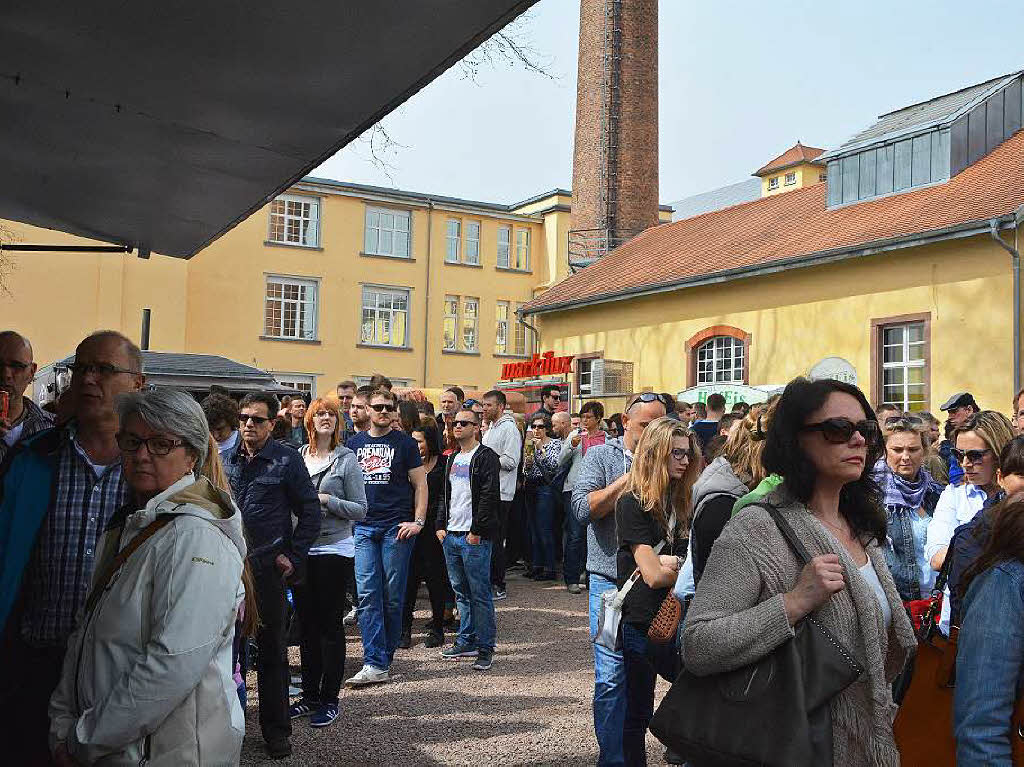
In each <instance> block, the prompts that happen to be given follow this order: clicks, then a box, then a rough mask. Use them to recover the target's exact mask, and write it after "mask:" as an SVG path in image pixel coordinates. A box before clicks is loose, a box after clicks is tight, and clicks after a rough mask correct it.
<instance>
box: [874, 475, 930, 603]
mask: <svg viewBox="0 0 1024 767" xmlns="http://www.w3.org/2000/svg"><path fill="white" fill-rule="evenodd" d="M938 502H939V493H938V492H936V491H933V490H929V491H928V492H926V493H925V496H924V501H923V502H922V504H921V505H922V507H923V508H924V510H925V512H927V514H928V517H927V518H926V519H925V520H921V519H920V517H919V516H918V513H917V509H912V508H910V507H909V506H902V505H898V504H887V505H886V507H885V515H886V518H887V520H888V532H887V533H886V535H887V536H888V544H889V545H887V546H886V547H885V563H886V564H887V565H888V566H889V572H891V573H892V579H893V580H894V581H896V590H897V591H899V593H900V599H902V600H903V601H905V602H906V601H909V600H913V599H924V598H925V597H927V596H928V595H927V594H922V593H921V582H922V581H923V580H924V578H922V573H921V569H922V564H921V563H922V561H923V558H924V541H925V533H926V531H927V521H928V520H930V518H931V515H932V513H933V512H934V511H935V505H936V504H937V503H938ZM922 522H925V525H923V526H922V524H921V523H922ZM930 571H931V568H929V573H930V574H931V575H933V576H934V573H931V572H930ZM932 580H933V581H934V578H933V579H932Z"/></svg>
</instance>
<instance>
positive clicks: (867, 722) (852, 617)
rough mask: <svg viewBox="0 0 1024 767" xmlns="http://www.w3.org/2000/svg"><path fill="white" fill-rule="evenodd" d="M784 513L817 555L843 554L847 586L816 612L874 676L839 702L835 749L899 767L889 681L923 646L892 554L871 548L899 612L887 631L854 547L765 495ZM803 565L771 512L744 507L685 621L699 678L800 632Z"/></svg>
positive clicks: (858, 764)
mask: <svg viewBox="0 0 1024 767" xmlns="http://www.w3.org/2000/svg"><path fill="white" fill-rule="evenodd" d="M764 500H765V502H767V503H771V504H773V505H775V506H777V507H778V508H779V511H780V513H781V514H782V515H783V517H785V518H786V520H787V521H788V522H789V523H790V524H791V525H792V527H793V529H794V531H795V532H796V534H797V537H798V538H799V539H800V540H801V541H802V542H803V544H804V545H805V546H806V547H807V549H808V551H809V552H810V554H811V556H812V557H813V556H817V555H819V554H838V555H839V559H840V561H841V562H842V564H843V568H844V570H845V573H844V574H845V577H846V584H847V586H846V588H844V589H843V590H842V591H840V592H838V593H836V594H834V595H832V597H831V598H830V599H829V600H828V601H827V602H826V603H825V604H824V605H823V606H822V607H820V608H819V609H818V610H817V611H816V612H815V613H814V615H815V617H816V618H817V619H818V620H819V621H820V622H821V624H822V625H823V626H825V627H826V628H828V629H829V630H830V631H831V632H832V633H833V635H834V636H835V637H836V638H837V639H838V640H839V641H840V642H841V643H842V644H843V645H844V646H845V647H846V648H847V649H849V650H850V651H851V652H853V654H854V655H855V656H856V657H857V658H858V659H859V660H860V661H861V662H862V663H863V664H864V667H865V671H864V673H863V674H862V675H861V677H860V678H859V679H858V680H857V681H856V682H854V683H853V684H852V685H850V686H849V687H847V688H846V689H845V690H843V691H842V692H841V693H839V694H838V695H837V696H836V697H835V698H833V699H832V703H831V711H832V735H833V739H832V751H833V756H834V763H835V764H836V765H837V767H838V766H839V765H842V767H883V766H892V767H895V766H896V765H899V763H900V756H899V751H898V749H897V748H896V743H895V740H894V737H893V732H892V722H893V718H894V717H895V714H896V706H895V704H894V703H893V702H892V694H891V687H890V684H891V682H892V680H893V679H894V678H895V676H896V674H897V673H899V671H900V670H902V668H903V665H904V663H905V662H906V660H907V658H908V657H909V655H910V654H911V652H912V651H913V650H914V649H916V646H917V645H916V642H915V639H914V633H913V628H912V627H911V625H910V620H909V618H907V614H906V611H905V610H904V609H903V604H902V602H901V601H900V596H899V594H898V593H897V591H896V586H895V584H894V583H893V580H892V576H891V575H890V574H889V568H888V567H886V564H885V557H884V555H883V554H882V551H881V549H879V548H878V546H877V544H875V543H874V542H872V543H870V544H868V545H867V546H866V547H865V548H866V550H867V553H868V557H869V558H870V561H871V564H872V566H873V567H874V569H875V573H876V574H877V575H878V579H879V581H880V582H881V584H882V587H883V589H884V590H885V596H886V599H887V601H888V602H889V607H890V610H891V611H892V624H891V626H890V627H889V629H888V631H886V628H885V624H884V622H883V618H882V610H881V608H880V606H879V604H878V599H877V597H876V596H875V592H874V591H873V590H872V588H871V586H869V585H868V583H867V581H866V580H865V579H864V577H863V576H862V575H861V574H860V572H859V571H858V568H857V565H856V564H855V563H854V562H853V560H852V559H851V558H850V555H849V554H848V553H847V551H846V548H845V547H844V546H843V545H842V544H841V543H839V541H837V540H836V539H835V538H833V537H832V535H831V534H830V533H828V532H827V530H826V529H825V527H824V526H823V525H822V524H821V523H820V522H818V520H817V519H815V517H814V516H813V515H812V514H811V513H810V511H809V510H808V509H807V507H806V506H804V505H803V504H802V503H800V502H799V501H797V500H795V499H793V498H792V497H791V496H789V495H788V494H787V493H786V490H785V486H782V487H780V488H778V489H777V490H775V491H774V492H772V493H770V494H769V495H767V496H766V497H765V499H764ZM801 570H802V566H801V564H800V562H799V561H798V560H797V558H796V556H795V555H794V554H793V552H792V550H791V549H790V547H789V545H788V544H787V543H786V539H785V538H784V537H783V536H782V533H781V532H780V531H779V529H778V527H777V526H776V524H775V522H774V521H773V520H772V518H771V516H770V515H769V514H768V512H767V511H765V509H764V508H762V506H759V505H751V506H747V507H745V508H744V509H743V510H742V511H740V513H739V514H737V515H736V516H735V517H733V519H732V520H731V521H730V522H729V523H728V524H727V525H726V527H725V530H724V531H723V532H722V535H721V536H720V537H719V539H718V541H717V542H716V543H715V546H714V548H713V549H712V550H711V556H710V558H709V559H708V563H707V567H706V568H705V570H704V577H703V578H702V579H701V582H700V586H699V588H698V589H697V593H696V595H695V596H694V599H693V603H692V604H691V605H690V609H689V611H688V612H687V615H686V623H685V626H684V628H683V645H682V654H683V662H684V663H685V664H686V668H687V669H688V670H689V671H691V672H692V673H694V674H700V675H704V674H714V673H721V672H724V671H731V670H733V669H737V668H739V667H741V666H743V665H746V664H749V663H752V662H754V661H755V660H758V659H760V658H763V657H764V656H765V655H767V654H768V653H769V652H771V651H772V650H774V649H775V648H776V647H778V646H779V645H780V644H782V643H783V642H785V641H786V640H787V639H789V638H790V637H791V636H793V629H792V627H791V626H790V625H789V620H788V618H787V617H786V609H785V605H784V601H783V595H784V594H785V593H786V592H787V591H789V590H791V589H792V588H793V587H794V586H795V585H796V582H797V579H798V578H799V576H800V572H801Z"/></svg>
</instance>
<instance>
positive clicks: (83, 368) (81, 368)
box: [68, 362, 139, 378]
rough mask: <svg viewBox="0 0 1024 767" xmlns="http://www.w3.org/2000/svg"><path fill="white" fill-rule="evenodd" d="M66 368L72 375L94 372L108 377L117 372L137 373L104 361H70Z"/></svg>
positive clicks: (137, 372) (102, 376)
mask: <svg viewBox="0 0 1024 767" xmlns="http://www.w3.org/2000/svg"><path fill="white" fill-rule="evenodd" d="M68 370H70V371H71V374H72V375H76V376H84V375H87V374H89V373H95V374H96V375H98V376H99V377H100V378H110V377H111V376H113V375H116V374H117V373H130V374H132V375H138V374H139V371H138V370H129V369H128V368H119V367H117V366H116V365H111V364H109V363H106V362H72V363H71V364H70V365H68Z"/></svg>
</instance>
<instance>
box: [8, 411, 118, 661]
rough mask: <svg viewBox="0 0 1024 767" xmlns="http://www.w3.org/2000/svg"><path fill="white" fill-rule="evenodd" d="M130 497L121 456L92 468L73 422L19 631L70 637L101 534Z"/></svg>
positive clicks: (32, 640) (40, 639) (32, 639)
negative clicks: (77, 437)
mask: <svg viewBox="0 0 1024 767" xmlns="http://www.w3.org/2000/svg"><path fill="white" fill-rule="evenodd" d="M127 498H128V485H127V484H126V482H125V480H124V475H123V473H122V471H121V462H120V460H118V461H117V462H116V463H114V464H111V465H110V466H107V467H100V466H96V467H95V468H94V465H93V464H92V463H90V461H89V459H88V456H86V454H85V451H84V450H82V448H81V446H80V445H79V444H78V441H77V440H76V439H75V431H74V427H69V428H68V436H67V441H66V442H65V443H64V444H63V445H62V446H61V448H60V453H59V455H58V459H57V476H56V488H55V490H54V495H53V499H52V506H51V508H50V510H49V512H48V513H47V515H46V517H45V519H44V520H43V524H42V526H41V527H40V530H39V537H38V539H37V541H36V547H35V550H34V551H33V552H32V558H31V560H30V562H29V567H28V571H27V573H26V602H25V614H24V617H23V619H22V624H21V633H22V636H23V637H24V639H25V641H27V642H28V643H29V644H32V645H36V646H42V645H59V644H62V643H64V642H66V641H67V639H68V637H69V636H70V635H71V632H72V631H73V630H74V628H75V619H76V617H77V615H78V611H79V610H80V609H81V607H82V606H83V605H84V604H85V599H86V597H87V596H88V593H89V586H90V584H91V582H92V574H93V568H94V567H95V565H96V558H97V556H98V555H99V552H98V551H97V547H98V546H99V542H100V538H101V536H102V535H103V531H104V529H105V528H106V526H107V522H108V521H109V520H110V518H111V517H112V516H113V515H114V513H115V512H116V511H117V510H118V509H119V508H120V507H121V506H123V505H124V504H125V503H126V501H127Z"/></svg>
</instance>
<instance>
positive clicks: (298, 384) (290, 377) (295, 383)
mask: <svg viewBox="0 0 1024 767" xmlns="http://www.w3.org/2000/svg"><path fill="white" fill-rule="evenodd" d="M274 378H275V379H276V380H277V382H278V383H279V384H281V385H282V386H290V387H292V388H293V389H295V390H296V391H300V392H302V393H303V394H305V395H306V396H307V397H308V398H309V401H310V402H312V401H313V400H314V399H315V398H316V376H314V375H307V374H305V373H274Z"/></svg>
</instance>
